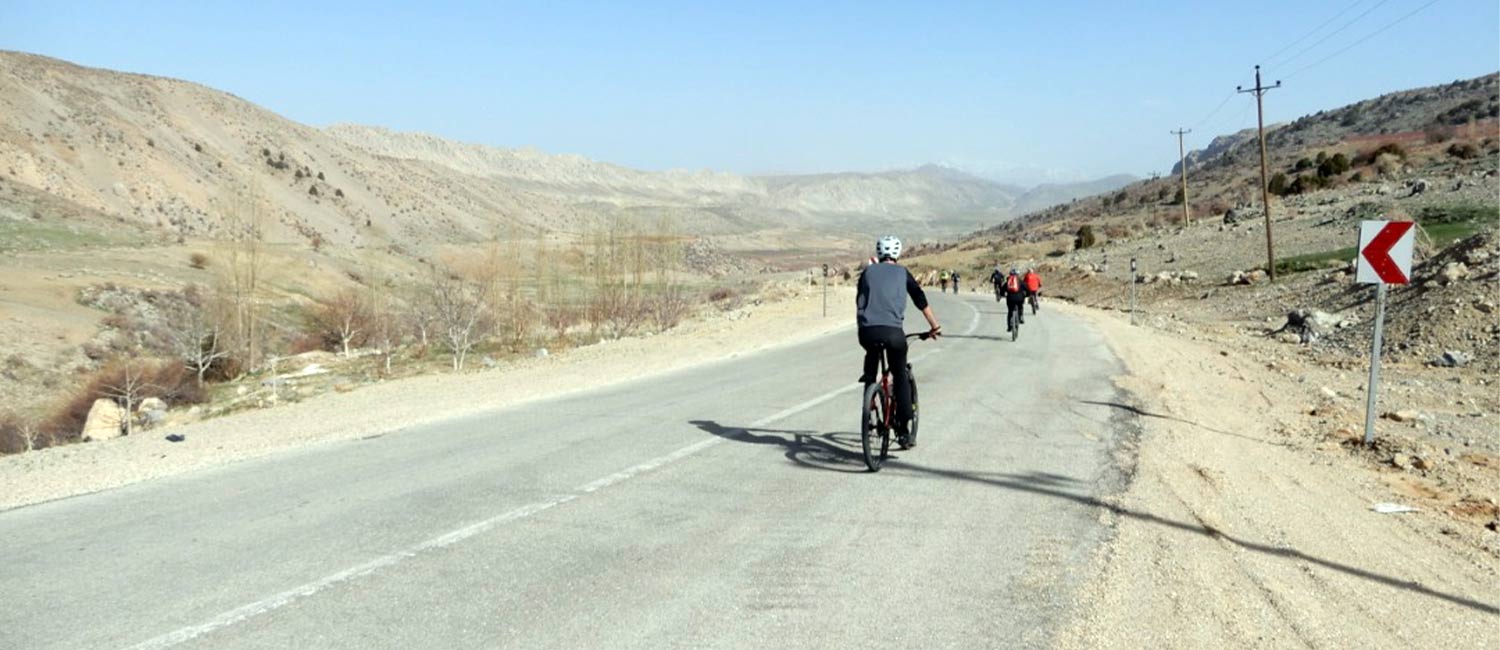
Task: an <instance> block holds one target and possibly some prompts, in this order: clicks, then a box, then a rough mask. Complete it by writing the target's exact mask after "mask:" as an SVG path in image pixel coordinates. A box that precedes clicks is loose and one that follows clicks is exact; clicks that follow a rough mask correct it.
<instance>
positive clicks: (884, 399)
mask: <svg viewBox="0 0 1500 650" xmlns="http://www.w3.org/2000/svg"><path fill="white" fill-rule="evenodd" d="M906 338H907V339H912V338H919V339H922V340H924V341H925V340H927V339H929V338H932V334H931V333H930V332H922V333H919V334H907V335H906ZM879 377H880V379H879V381H875V382H871V383H868V384H865V393H864V402H862V405H861V406H860V423H859V442H860V447H861V448H862V449H863V450H864V454H865V467H868V468H870V471H871V472H878V471H880V465H881V463H884V462H885V458H886V456H887V455H888V454H889V453H890V450H891V431H892V430H893V429H895V423H894V422H893V419H894V418H895V417H896V415H895V413H896V398H895V394H894V392H893V390H892V388H891V370H890V368H887V367H886V365H885V353H884V350H881V354H880V375H879ZM906 378H907V380H908V381H910V382H911V421H909V422H907V425H906V435H907V441H908V442H910V441H913V440H916V439H917V414H918V412H919V411H918V409H917V376H916V374H914V373H913V372H912V369H911V364H910V363H908V364H906Z"/></svg>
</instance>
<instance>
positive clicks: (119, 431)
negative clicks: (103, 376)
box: [83, 398, 127, 440]
mask: <svg viewBox="0 0 1500 650" xmlns="http://www.w3.org/2000/svg"><path fill="white" fill-rule="evenodd" d="M126 416H127V414H126V413H125V409H122V408H120V405H119V404H116V403H115V402H114V400H111V399H104V398H100V399H96V400H94V405H93V406H91V407H89V415H88V418H87V419H86V420H84V424H83V439H84V440H109V439H112V438H118V437H120V436H122V435H125V418H126Z"/></svg>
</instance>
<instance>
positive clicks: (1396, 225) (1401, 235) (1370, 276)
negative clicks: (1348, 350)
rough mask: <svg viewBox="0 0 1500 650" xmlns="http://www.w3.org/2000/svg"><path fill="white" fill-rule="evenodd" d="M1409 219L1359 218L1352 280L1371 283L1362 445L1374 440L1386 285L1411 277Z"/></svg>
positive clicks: (1412, 230) (1411, 230)
mask: <svg viewBox="0 0 1500 650" xmlns="http://www.w3.org/2000/svg"><path fill="white" fill-rule="evenodd" d="M1414 225H1415V224H1414V223H1413V222H1410V221H1361V222H1360V224H1359V249H1358V250H1359V253H1358V257H1356V258H1355V261H1356V265H1355V274H1354V279H1355V280H1356V281H1358V282H1361V283H1366V284H1374V285H1375V333H1374V336H1372V337H1371V339H1370V381H1369V382H1368V383H1367V384H1366V386H1365V446H1369V445H1372V444H1374V443H1375V403H1376V401H1377V400H1379V398H1380V347H1381V343H1382V339H1383V338H1384V336H1385V293H1386V285H1390V284H1406V283H1407V282H1409V281H1410V278H1411V250H1412V243H1413V240H1415V239H1416V229H1415V228H1413V226H1414Z"/></svg>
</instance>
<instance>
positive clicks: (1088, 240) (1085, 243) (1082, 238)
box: [1073, 224, 1096, 250]
mask: <svg viewBox="0 0 1500 650" xmlns="http://www.w3.org/2000/svg"><path fill="white" fill-rule="evenodd" d="M1095 243H1096V242H1095V240H1094V227H1093V226H1090V225H1088V224H1084V225H1082V226H1079V227H1078V233H1077V234H1076V235H1074V236H1073V248H1074V249H1076V250H1082V249H1085V248H1093V247H1094V244H1095Z"/></svg>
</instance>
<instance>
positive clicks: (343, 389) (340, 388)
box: [333, 382, 354, 393]
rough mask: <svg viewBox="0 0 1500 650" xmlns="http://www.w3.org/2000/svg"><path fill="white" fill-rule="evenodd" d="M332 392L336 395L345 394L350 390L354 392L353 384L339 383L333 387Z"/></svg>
mask: <svg viewBox="0 0 1500 650" xmlns="http://www.w3.org/2000/svg"><path fill="white" fill-rule="evenodd" d="M333 390H334V392H338V393H347V392H349V391H351V390H354V384H351V383H348V382H339V383H337V384H334V385H333Z"/></svg>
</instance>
